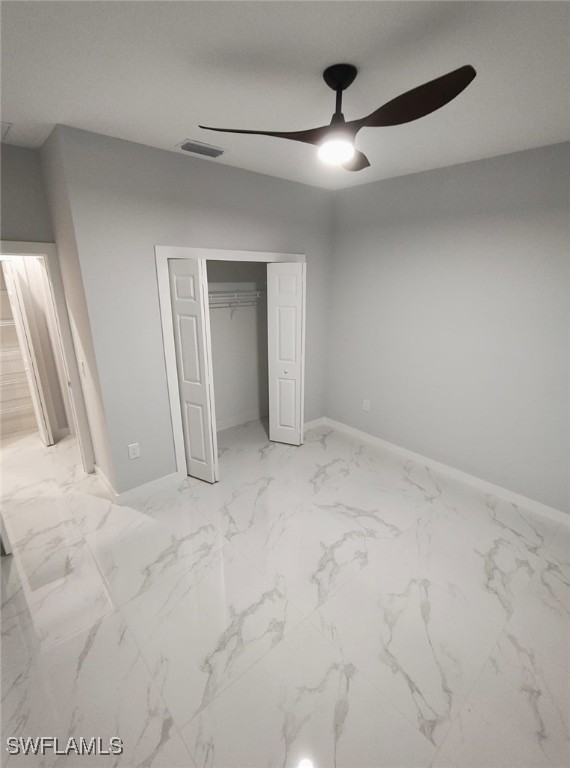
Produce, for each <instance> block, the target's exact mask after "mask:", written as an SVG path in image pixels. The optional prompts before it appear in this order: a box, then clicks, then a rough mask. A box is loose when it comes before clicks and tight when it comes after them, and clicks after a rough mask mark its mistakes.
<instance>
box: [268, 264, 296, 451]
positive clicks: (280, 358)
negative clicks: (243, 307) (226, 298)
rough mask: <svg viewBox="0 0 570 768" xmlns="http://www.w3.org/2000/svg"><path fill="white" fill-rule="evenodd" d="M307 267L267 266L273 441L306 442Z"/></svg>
mask: <svg viewBox="0 0 570 768" xmlns="http://www.w3.org/2000/svg"><path fill="white" fill-rule="evenodd" d="M304 315H305V264H303V263H284V262H281V263H273V264H268V265H267V330H268V353H269V439H270V440H274V441H276V442H280V443H289V444H290V445H300V444H301V443H302V442H303V394H304V363H305V361H304V348H305V343H304V342H305V317H304Z"/></svg>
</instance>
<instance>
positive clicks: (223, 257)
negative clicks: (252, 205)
mask: <svg viewBox="0 0 570 768" xmlns="http://www.w3.org/2000/svg"><path fill="white" fill-rule="evenodd" d="M154 254H155V261H156V279H157V282H158V299H159V304H160V322H161V325H162V340H163V344H164V363H165V367H166V380H167V385H168V399H169V403H170V421H171V424H172V435H173V438H174V453H175V458H176V471H177V472H179V473H183V474H184V476H186V474H187V471H186V451H185V448H184V432H183V430H182V414H181V412H180V390H179V388H178V370H177V367H176V347H175V343H174V326H173V323H172V302H171V300H170V278H169V274H168V260H169V259H196V260H202V261H256V262H264V263H275V262H303V263H304V262H306V260H307V259H306V256H305V254H304V253H276V252H273V251H238V250H228V249H220V248H191V247H186V246H175V245H155V247H154ZM305 315H306V312H304V313H303V338H304V336H305ZM207 353H208V354H210V355H211V348H210V349H209V350H207ZM303 357H304V350H303ZM214 419H215V415H214Z"/></svg>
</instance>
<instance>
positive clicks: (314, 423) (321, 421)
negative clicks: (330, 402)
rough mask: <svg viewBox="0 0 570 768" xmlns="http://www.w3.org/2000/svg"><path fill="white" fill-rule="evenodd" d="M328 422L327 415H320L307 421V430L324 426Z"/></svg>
mask: <svg viewBox="0 0 570 768" xmlns="http://www.w3.org/2000/svg"><path fill="white" fill-rule="evenodd" d="M326 424H327V417H326V416H319V418H318V419H312V420H311V421H306V422H305V431H306V430H308V429H316V428H317V427H324V426H325V425H326Z"/></svg>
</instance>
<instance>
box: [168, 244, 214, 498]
mask: <svg viewBox="0 0 570 768" xmlns="http://www.w3.org/2000/svg"><path fill="white" fill-rule="evenodd" d="M168 271H169V276H170V298H171V302H172V315H173V321H174V343H175V347H176V365H177V371H178V388H179V391H180V408H181V411H182V429H183V432H184V445H185V449H186V466H187V471H188V474H189V475H191V476H192V477H197V478H199V479H200V480H206V481H207V482H209V483H215V482H216V481H217V479H218V445H217V437H216V417H215V412H214V387H213V376H212V357H211V349H210V316H209V311H208V280H207V276H206V262H205V261H204V260H201V259H169V260H168Z"/></svg>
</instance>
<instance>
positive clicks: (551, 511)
mask: <svg viewBox="0 0 570 768" xmlns="http://www.w3.org/2000/svg"><path fill="white" fill-rule="evenodd" d="M316 421H320V422H322V423H323V424H326V425H327V426H330V427H332V428H333V429H336V430H338V431H339V432H344V434H346V435H350V436H351V437H355V438H357V439H358V440H361V441H362V442H365V443H369V444H371V445H377V446H379V447H380V448H384V449H385V450H387V451H391V452H392V453H395V454H397V455H398V456H401V457H402V458H404V459H409V460H411V461H415V462H417V463H418V464H422V465H423V466H424V467H429V468H430V469H434V470H436V471H437V472H441V473H442V474H444V475H448V476H449V477H453V478H454V479H455V480H460V481H461V482H463V483H465V484H466V485H470V486H472V487H474V488H476V489H477V490H479V491H482V492H483V493H490V494H493V496H497V497H498V498H500V499H503V500H504V501H508V502H510V503H512V504H516V505H517V506H519V507H523V508H524V509H528V510H530V511H531V512H535V513H536V514H537V515H541V516H542V517H546V518H548V520H552V521H553V522H555V523H562V525H565V526H568V527H570V515H568V514H566V513H565V512H562V511H561V510H560V509H555V508H554V507H549V506H548V505H546V504H542V503H541V502H540V501H535V500H534V499H529V498H528V497H527V496H522V495H521V494H519V493H515V492H514V491H509V490H508V489H507V488H503V487H502V486H500V485H495V483H490V482H489V481H487V480H482V479H481V478H480V477H475V476H474V475H470V474H469V473H467V472H463V471H462V470H461V469H456V468H455V467H450V466H449V465H448V464H442V463H441V462H439V461H435V460H434V459H429V458H428V457H427V456H422V455H421V454H420V453H415V452H414V451H410V450H408V449H407V448H402V447H401V446H400V445H396V444H395V443H390V442H388V440H383V439H382V438H381V437H375V436H374V435H371V434H369V433H368V432H363V431H362V430H360V429H355V428H354V427H349V426H348V424H343V423H342V422H340V421H335V420H334V419H329V418H328V416H324V417H323V418H322V419H317V420H316ZM315 426H316V425H315ZM319 426H321V424H319ZM305 428H307V425H305Z"/></svg>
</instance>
